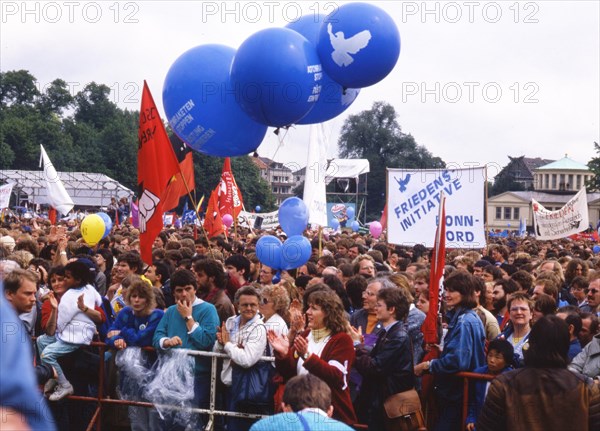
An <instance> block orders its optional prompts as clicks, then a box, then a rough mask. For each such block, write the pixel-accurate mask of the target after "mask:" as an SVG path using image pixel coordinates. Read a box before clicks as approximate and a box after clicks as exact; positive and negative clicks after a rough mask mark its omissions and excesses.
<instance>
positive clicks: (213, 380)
mask: <svg viewBox="0 0 600 431" xmlns="http://www.w3.org/2000/svg"><path fill="white" fill-rule="evenodd" d="M91 346H92V347H98V348H99V350H100V361H99V362H100V365H99V369H98V396H97V397H86V396H79V395H70V396H69V397H68V399H70V400H74V401H88V402H96V403H97V407H96V411H95V412H94V415H93V416H92V419H91V421H90V424H89V425H88V427H87V429H86V431H92V430H93V428H94V425H95V424H96V425H97V427H96V430H97V431H102V406H103V405H104V404H118V405H127V406H136V407H146V408H152V407H155V404H153V403H148V402H143V401H131V400H118V399H111V398H105V397H104V371H105V370H104V356H105V355H104V354H105V353H106V351H107V349H108V346H107V345H106V344H105V343H100V342H93V343H92V344H91ZM143 349H144V350H147V351H154V349H153V348H152V347H144V348H143ZM185 351H186V352H187V354H188V355H190V356H203V357H210V358H211V371H210V398H209V408H208V409H201V408H188V409H186V411H189V412H192V413H201V414H207V415H208V417H209V420H208V423H207V424H206V426H205V428H204V429H205V430H206V431H212V429H213V426H214V420H215V416H230V417H239V418H248V419H253V418H257V419H260V418H263V417H265V416H264V415H258V414H253V413H243V412H230V411H226V410H216V409H215V407H216V386H217V378H218V376H217V360H218V359H229V356H227V355H226V354H224V353H215V352H204V351H199V350H187V349H186V350H185ZM259 360H260V361H267V362H274V361H275V358H274V357H272V356H262V357H261V358H260V359H259ZM456 376H457V377H460V378H462V379H463V405H462V423H463V429H464V428H465V426H466V420H467V414H468V406H469V380H470V379H474V380H488V381H490V380H493V379H494V378H495V377H496V376H493V375H491V374H477V373H471V372H465V371H463V372H460V373H456ZM158 407H160V408H163V409H172V410H181V409H182V408H181V407H179V406H168V405H158ZM353 427H354V428H355V429H357V430H359V429H367V426H366V425H364V424H354V425H353Z"/></svg>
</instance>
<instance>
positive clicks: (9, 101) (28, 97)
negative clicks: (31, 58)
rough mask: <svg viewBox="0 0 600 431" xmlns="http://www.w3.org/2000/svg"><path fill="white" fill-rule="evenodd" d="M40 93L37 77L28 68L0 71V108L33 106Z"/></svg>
mask: <svg viewBox="0 0 600 431" xmlns="http://www.w3.org/2000/svg"><path fill="white" fill-rule="evenodd" d="M39 95H40V92H39V90H38V88H37V86H36V79H35V77H34V76H33V75H32V74H31V73H29V72H28V71H27V70H16V71H9V72H0V108H2V109H5V108H6V107H8V106H12V105H28V106H33V104H34V103H35V101H36V98H37V97H38V96H39Z"/></svg>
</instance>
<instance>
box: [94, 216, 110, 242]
mask: <svg viewBox="0 0 600 431" xmlns="http://www.w3.org/2000/svg"><path fill="white" fill-rule="evenodd" d="M96 214H98V215H99V216H100V217H101V218H102V220H103V221H104V235H102V238H106V237H107V236H108V235H109V234H110V231H111V230H112V225H113V224H112V220H111V219H110V216H109V215H108V214H106V213H103V212H99V213H96Z"/></svg>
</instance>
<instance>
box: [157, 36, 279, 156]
mask: <svg viewBox="0 0 600 431" xmlns="http://www.w3.org/2000/svg"><path fill="white" fill-rule="evenodd" d="M234 55H235V50H234V49H233V48H230V47H228V46H224V45H201V46H197V47H195V48H192V49H190V50H188V51H186V52H185V53H183V54H182V55H181V56H180V57H179V58H178V59H177V60H175V62H174V63H173V65H172V66H171V68H170V69H169V72H168V73H167V76H166V78H165V83H164V85H163V105H164V108H165V112H166V114H167V118H168V120H169V124H170V125H171V127H172V128H173V131H174V132H175V133H176V134H177V136H179V137H180V138H181V140H182V141H184V142H185V143H186V144H188V145H189V146H190V147H192V148H193V149H194V150H196V151H199V152H201V153H204V154H208V155H209V156H218V157H233V156H243V155H246V154H248V153H250V152H252V151H254V150H255V149H256V148H258V146H259V145H260V144H261V142H262V140H263V138H264V137H265V134H266V133H267V127H266V126H265V125H263V124H259V123H257V122H256V121H254V120H252V119H251V118H250V117H248V115H247V114H246V113H245V112H244V111H243V110H242V108H241V107H240V106H239V104H238V102H237V100H236V96H235V91H234V89H233V87H232V85H231V81H230V69H231V63H232V62H233V57H234Z"/></svg>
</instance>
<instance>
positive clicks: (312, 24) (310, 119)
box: [286, 14, 360, 124]
mask: <svg viewBox="0 0 600 431" xmlns="http://www.w3.org/2000/svg"><path fill="white" fill-rule="evenodd" d="M324 20H325V15H323V14H318V15H313V14H310V15H305V16H303V17H302V18H300V19H299V20H298V21H294V22H291V23H289V24H288V25H287V26H286V27H287V28H289V29H292V30H294V31H297V32H298V33H300V34H301V35H302V36H304V37H305V38H306V39H308V41H309V42H310V43H312V44H313V45H314V46H315V49H316V46H317V44H318V42H319V33H320V31H321V24H322V23H323V21H324ZM322 73H323V77H322V79H321V94H320V95H319V100H317V103H316V104H315V107H314V108H313V109H311V110H310V112H309V113H308V114H306V115H305V116H304V117H302V119H301V120H299V121H297V123H298V124H317V123H323V122H325V121H327V120H331V119H332V118H335V117H337V116H338V115H340V114H341V113H342V112H344V111H345V110H346V109H348V108H349V107H350V105H352V103H354V101H355V100H356V98H357V97H358V93H360V89H356V88H349V89H347V90H345V91H344V89H343V87H342V86H341V85H340V84H338V83H337V82H335V81H334V80H333V79H331V78H330V77H329V75H328V74H327V73H325V72H324V71H323V72H322Z"/></svg>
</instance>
